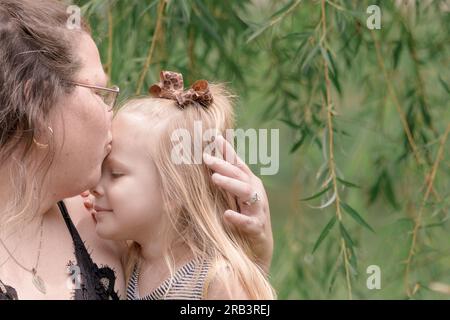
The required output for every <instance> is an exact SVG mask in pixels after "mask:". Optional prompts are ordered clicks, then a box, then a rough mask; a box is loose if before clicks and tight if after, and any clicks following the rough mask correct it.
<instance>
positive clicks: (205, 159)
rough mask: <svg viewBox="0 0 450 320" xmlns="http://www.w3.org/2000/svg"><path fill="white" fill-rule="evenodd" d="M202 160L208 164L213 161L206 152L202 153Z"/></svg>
mask: <svg viewBox="0 0 450 320" xmlns="http://www.w3.org/2000/svg"><path fill="white" fill-rule="evenodd" d="M203 160H204V161H205V163H206V164H209V165H211V164H213V162H214V160H213V158H212V156H210V155H209V154H207V153H204V154H203Z"/></svg>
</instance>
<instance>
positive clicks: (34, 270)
mask: <svg viewBox="0 0 450 320" xmlns="http://www.w3.org/2000/svg"><path fill="white" fill-rule="evenodd" d="M40 229H41V233H40V240H39V247H38V256H37V259H36V263H35V265H34V267H33V268H32V269H28V268H26V267H25V266H23V265H22V264H21V263H20V262H19V261H17V259H16V258H15V257H14V255H13V254H12V253H11V251H9V249H8V247H6V245H5V243H4V242H3V240H2V239H0V243H1V244H2V246H3V248H5V250H6V252H7V253H8V255H9V257H8V259H6V261H5V262H3V263H2V265H1V266H3V265H4V264H6V262H8V260H9V259H10V258H11V259H12V260H13V261H14V262H15V263H16V264H17V265H18V266H19V267H21V268H22V269H24V270H25V271H28V272H29V273H31V274H33V275H35V274H36V273H37V271H36V270H37V268H38V266H39V260H40V257H41V248H42V235H43V232H44V218H42V221H41V227H40Z"/></svg>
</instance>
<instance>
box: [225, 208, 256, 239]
mask: <svg viewBox="0 0 450 320" xmlns="http://www.w3.org/2000/svg"><path fill="white" fill-rule="evenodd" d="M224 219H225V221H226V222H228V223H230V224H231V225H233V226H234V227H236V228H237V229H239V230H241V231H242V232H244V233H245V234H247V235H258V234H260V233H261V231H262V227H260V226H259V225H258V220H257V219H256V218H253V217H249V216H246V215H243V214H241V213H239V212H236V211H233V210H227V211H225V213H224Z"/></svg>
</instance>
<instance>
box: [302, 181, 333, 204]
mask: <svg viewBox="0 0 450 320" xmlns="http://www.w3.org/2000/svg"><path fill="white" fill-rule="evenodd" d="M331 187H332V185H331V184H329V186H328V187H326V188H325V189H323V190H322V191H319V192H318V193H316V194H314V195H312V196H310V197H308V198H303V199H300V201H308V200H312V199H315V198H318V197H320V196H321V195H322V194H324V193H325V192H327V191H328V190H330V189H331Z"/></svg>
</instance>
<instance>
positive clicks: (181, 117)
mask: <svg viewBox="0 0 450 320" xmlns="http://www.w3.org/2000/svg"><path fill="white" fill-rule="evenodd" d="M210 91H211V93H212V96H213V103H212V104H211V105H210V106H208V107H204V106H201V105H199V104H197V103H195V102H194V103H191V104H190V105H188V106H186V107H185V108H184V109H181V108H179V107H178V106H177V105H176V103H175V101H173V100H169V99H160V98H140V99H135V100H132V101H130V102H128V103H127V104H126V105H125V106H124V107H123V108H122V109H121V110H120V111H119V113H121V112H127V113H138V114H140V115H144V116H145V117H147V118H148V120H149V124H148V125H149V127H151V126H153V125H161V124H163V126H164V128H163V132H164V133H163V134H162V135H161V136H160V137H158V140H157V141H158V142H157V144H158V146H157V148H156V152H155V158H154V159H153V160H154V161H155V164H156V167H157V169H158V171H159V174H160V178H161V192H162V197H163V201H164V204H165V210H166V212H167V215H168V219H169V221H170V222H171V223H170V226H171V228H173V229H174V231H175V232H176V234H177V236H179V238H181V239H182V240H183V241H184V242H185V243H186V244H187V245H188V246H189V248H190V250H191V251H192V252H193V255H194V258H196V259H198V258H200V259H208V260H209V261H211V262H212V265H213V266H221V265H223V264H224V263H225V265H227V266H228V267H229V268H227V270H228V271H229V272H217V273H216V274H214V275H213V276H214V277H215V279H218V280H221V281H222V283H224V284H225V285H226V284H227V279H228V281H229V279H230V276H232V277H234V278H235V279H237V280H238V281H239V282H240V283H241V285H242V287H243V289H244V290H245V291H246V293H247V295H248V296H249V298H250V299H273V298H274V296H275V293H274V290H273V288H272V287H271V285H270V283H269V282H268V280H267V279H266V276H265V275H264V272H263V271H262V270H261V269H260V267H258V265H257V264H256V263H255V262H254V261H255V257H252V253H251V250H250V247H249V243H248V241H247V239H246V238H245V236H243V235H242V234H240V233H239V232H238V230H236V229H232V228H231V227H230V226H229V225H227V224H226V222H225V221H224V220H223V213H224V212H225V211H226V210H227V209H232V210H237V204H236V199H235V198H234V197H233V196H232V195H231V194H230V193H228V192H226V191H224V190H222V189H220V188H218V187H216V186H215V185H214V184H213V182H212V180H211V171H210V170H209V169H208V167H207V166H206V165H205V164H203V163H201V164H176V163H174V161H172V160H171V155H172V150H173V148H174V146H175V144H174V142H173V141H172V139H171V133H173V132H175V130H187V131H188V132H189V133H190V135H191V137H194V136H195V134H199V133H198V132H197V133H195V132H194V131H195V125H194V124H195V122H196V121H201V124H202V129H203V131H204V130H208V129H213V130H217V132H218V133H221V134H222V135H223V136H224V137H225V131H226V129H231V128H233V127H234V110H233V96H231V95H230V94H229V93H228V92H227V91H226V89H225V87H224V86H223V85H210ZM207 144H208V142H205V141H204V142H202V147H203V148H202V150H204V148H205V147H206V145H207ZM202 162H203V161H202ZM162 234H165V235H167V238H166V241H165V243H166V247H165V248H164V252H165V256H166V262H167V264H168V266H169V270H170V271H171V274H172V275H173V270H174V265H175V264H174V261H173V258H172V257H173V255H172V252H171V244H170V239H169V234H170V233H169V232H163V233H162ZM139 251H140V247H139V245H138V244H137V243H132V244H130V250H129V252H128V258H127V262H126V274H127V278H128V279H129V275H130V274H131V273H132V271H133V268H134V266H135V265H136V263H138V259H139Z"/></svg>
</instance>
